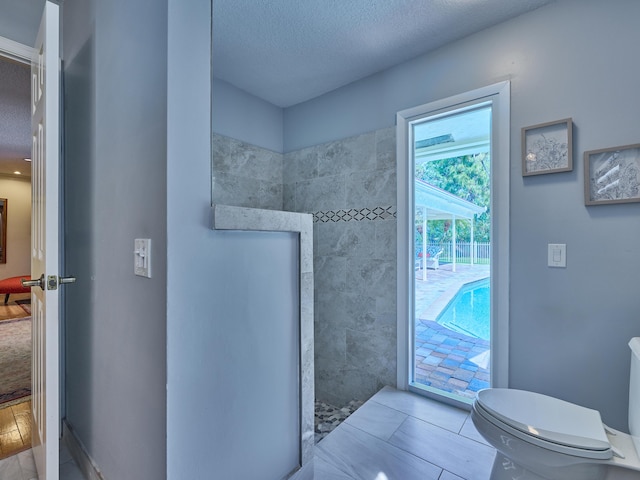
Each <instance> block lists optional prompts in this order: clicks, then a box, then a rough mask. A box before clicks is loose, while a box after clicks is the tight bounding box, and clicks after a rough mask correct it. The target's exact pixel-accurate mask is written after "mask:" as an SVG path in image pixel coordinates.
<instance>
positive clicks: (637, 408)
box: [629, 337, 640, 454]
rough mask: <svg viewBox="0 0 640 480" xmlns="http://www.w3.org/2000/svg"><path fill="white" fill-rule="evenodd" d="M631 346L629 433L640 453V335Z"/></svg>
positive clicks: (631, 342) (632, 340)
mask: <svg viewBox="0 0 640 480" xmlns="http://www.w3.org/2000/svg"><path fill="white" fill-rule="evenodd" d="M629 347H630V348H631V374H630V378H629V433H631V436H632V437H633V444H634V446H635V447H636V452H638V454H640V337H634V338H632V339H631V341H630V342H629Z"/></svg>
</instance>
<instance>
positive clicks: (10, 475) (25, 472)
mask: <svg viewBox="0 0 640 480" xmlns="http://www.w3.org/2000/svg"><path fill="white" fill-rule="evenodd" d="M0 479H2V480H37V479H38V475H37V473H36V465H35V463H34V461H33V454H32V453H31V449H29V450H25V451H24V452H21V453H18V454H17V455H13V456H11V457H8V458H5V459H3V460H0ZM60 480H85V478H84V476H83V475H82V473H81V472H80V469H79V468H78V465H76V462H75V461H74V460H73V459H72V458H71V455H70V454H69V451H68V450H67V447H66V445H65V444H64V442H62V441H61V442H60Z"/></svg>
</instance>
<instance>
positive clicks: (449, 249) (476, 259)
mask: <svg viewBox="0 0 640 480" xmlns="http://www.w3.org/2000/svg"><path fill="white" fill-rule="evenodd" d="M427 248H428V249H429V250H431V249H438V250H439V249H442V253H441V254H440V263H443V262H453V244H452V242H446V243H429V244H428V245H427ZM490 253H491V243H490V242H486V243H485V242H473V245H471V243H470V242H456V263H470V264H476V263H480V264H488V263H489V259H490Z"/></svg>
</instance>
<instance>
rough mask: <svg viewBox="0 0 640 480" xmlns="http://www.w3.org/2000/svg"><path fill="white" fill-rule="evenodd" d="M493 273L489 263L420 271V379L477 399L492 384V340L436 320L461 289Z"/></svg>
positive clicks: (417, 352) (417, 345) (417, 340)
mask: <svg viewBox="0 0 640 480" xmlns="http://www.w3.org/2000/svg"><path fill="white" fill-rule="evenodd" d="M488 276H489V265H457V267H456V271H455V272H453V271H452V266H451V265H442V266H441V267H440V268H439V269H438V270H428V271H427V280H426V281H423V280H421V278H422V271H418V272H416V294H415V303H416V325H415V334H416V338H415V349H416V350H415V355H416V357H415V358H416V363H415V365H416V370H415V373H416V381H417V382H418V383H422V384H424V385H427V386H431V387H434V388H438V389H440V390H444V391H446V392H454V393H456V394H458V395H460V396H462V397H466V398H474V397H475V394H476V392H477V391H478V390H480V389H482V388H486V387H489V381H490V373H489V350H490V344H489V341H488V340H483V339H481V338H475V337H471V336H468V335H464V334H461V333H457V332H453V331H451V330H449V329H447V328H445V327H443V326H441V325H439V324H438V323H437V322H436V319H437V317H438V315H439V314H440V312H442V310H443V309H444V308H445V307H446V306H447V305H448V304H449V302H450V301H451V300H452V299H453V297H455V295H456V294H457V293H458V291H459V290H460V288H461V287H462V286H463V285H465V284H467V283H471V282H474V281H477V280H481V279H483V278H487V277H488Z"/></svg>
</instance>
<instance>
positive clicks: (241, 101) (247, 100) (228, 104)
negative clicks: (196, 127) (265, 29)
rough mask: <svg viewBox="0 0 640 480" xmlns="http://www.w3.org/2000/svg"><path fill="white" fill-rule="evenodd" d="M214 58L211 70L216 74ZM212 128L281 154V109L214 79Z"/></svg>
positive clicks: (221, 133) (216, 131)
mask: <svg viewBox="0 0 640 480" xmlns="http://www.w3.org/2000/svg"><path fill="white" fill-rule="evenodd" d="M215 68H216V67H215V61H214V63H213V73H214V75H215ZM212 95H213V99H212V106H213V114H212V130H213V131H214V132H215V133H218V134H220V135H224V136H226V137H231V138H235V139H236V140H241V141H244V142H247V143H250V144H251V145H255V146H258V147H262V148H266V149H267V150H273V151H274V152H278V153H282V147H283V146H282V142H283V130H282V128H283V123H282V109H281V108H280V107H276V106H275V105H272V104H271V103H269V102H266V101H264V100H262V99H260V98H258V97H254V96H253V95H250V94H248V93H247V92H245V91H243V90H240V89H239V88H236V87H234V86H233V85H230V84H229V83H227V82H225V81H223V80H220V79H217V78H215V77H214V79H213V90H212Z"/></svg>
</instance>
